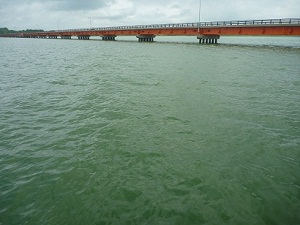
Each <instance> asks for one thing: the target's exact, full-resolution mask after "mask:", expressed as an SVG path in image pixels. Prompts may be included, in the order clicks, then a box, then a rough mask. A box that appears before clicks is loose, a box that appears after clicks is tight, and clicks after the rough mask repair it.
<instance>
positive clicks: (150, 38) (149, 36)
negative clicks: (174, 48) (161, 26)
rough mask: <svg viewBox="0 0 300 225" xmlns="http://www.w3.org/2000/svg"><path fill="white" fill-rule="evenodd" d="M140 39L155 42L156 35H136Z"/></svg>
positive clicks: (140, 40)
mask: <svg viewBox="0 0 300 225" xmlns="http://www.w3.org/2000/svg"><path fill="white" fill-rule="evenodd" d="M136 37H137V38H138V39H139V42H153V41H154V38H155V37H156V36H155V35H152V34H149V35H138V36H136Z"/></svg>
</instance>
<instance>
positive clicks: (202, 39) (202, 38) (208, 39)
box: [197, 35, 220, 44]
mask: <svg viewBox="0 0 300 225" xmlns="http://www.w3.org/2000/svg"><path fill="white" fill-rule="evenodd" d="M197 39H199V44H218V39H220V35H199V36H198V37H197Z"/></svg>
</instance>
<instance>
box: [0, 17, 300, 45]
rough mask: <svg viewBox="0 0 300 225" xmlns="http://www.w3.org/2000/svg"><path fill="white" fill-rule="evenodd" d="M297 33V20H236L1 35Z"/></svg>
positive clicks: (212, 38)
mask: <svg viewBox="0 0 300 225" xmlns="http://www.w3.org/2000/svg"><path fill="white" fill-rule="evenodd" d="M223 35H224V36H242V35H251V36H300V19H299V18H293V19H292V18H288V19H268V20H242V21H241V20H237V21H215V22H201V23H172V24H153V25H135V26H117V27H99V28H90V29H67V30H51V31H45V32H34V33H14V34H5V35H0V37H17V38H49V39H57V38H58V37H60V38H61V39H72V37H77V38H78V39H79V40H89V39H90V37H91V36H100V37H102V40H105V41H115V40H116V37H117V36H136V37H137V39H138V41H140V42H153V41H154V38H155V37H156V36H195V37H197V38H198V39H199V43H200V44H216V43H217V41H218V39H219V38H220V36H223Z"/></svg>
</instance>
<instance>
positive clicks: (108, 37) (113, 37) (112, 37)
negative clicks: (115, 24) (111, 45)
mask: <svg viewBox="0 0 300 225" xmlns="http://www.w3.org/2000/svg"><path fill="white" fill-rule="evenodd" d="M100 37H102V40H103V41H115V40H116V37H117V36H116V35H103V36H100Z"/></svg>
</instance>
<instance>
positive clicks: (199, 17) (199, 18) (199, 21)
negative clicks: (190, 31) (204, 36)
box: [198, 0, 202, 33]
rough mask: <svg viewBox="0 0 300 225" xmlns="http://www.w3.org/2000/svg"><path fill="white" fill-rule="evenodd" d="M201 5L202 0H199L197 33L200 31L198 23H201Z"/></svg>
mask: <svg viewBox="0 0 300 225" xmlns="http://www.w3.org/2000/svg"><path fill="white" fill-rule="evenodd" d="M201 6H202V1H201V0H199V14H198V33H199V32H200V23H201Z"/></svg>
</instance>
